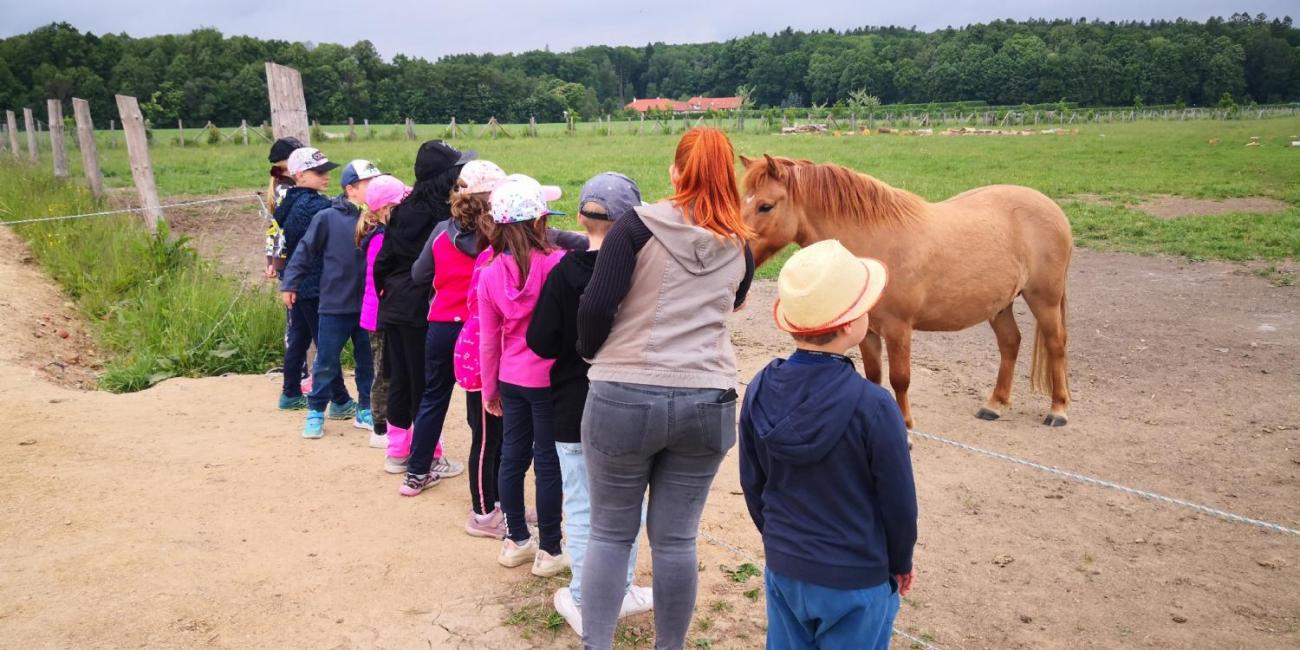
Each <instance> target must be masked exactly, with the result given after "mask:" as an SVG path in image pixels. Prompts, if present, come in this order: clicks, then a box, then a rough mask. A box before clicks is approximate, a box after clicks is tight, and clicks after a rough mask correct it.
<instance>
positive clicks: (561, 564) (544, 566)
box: [529, 538, 569, 578]
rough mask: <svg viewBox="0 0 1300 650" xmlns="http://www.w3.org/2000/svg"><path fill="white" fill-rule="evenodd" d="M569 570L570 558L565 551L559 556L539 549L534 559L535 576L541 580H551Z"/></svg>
mask: <svg viewBox="0 0 1300 650" xmlns="http://www.w3.org/2000/svg"><path fill="white" fill-rule="evenodd" d="M529 539H532V538H529ZM567 568H569V556H568V555H567V554H566V553H565V552H564V551H563V550H561V551H560V554H559V555H551V554H550V553H547V552H546V551H543V550H541V549H537V555H536V556H535V557H534V558H533V575H535V576H537V577H539V578H550V577H552V576H555V575H557V574H559V573H560V572H561V571H563V570H565V569H567Z"/></svg>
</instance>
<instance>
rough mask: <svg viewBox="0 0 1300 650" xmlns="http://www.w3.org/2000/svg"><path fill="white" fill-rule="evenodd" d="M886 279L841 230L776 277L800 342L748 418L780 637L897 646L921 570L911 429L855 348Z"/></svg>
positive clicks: (751, 469) (748, 496) (752, 481)
mask: <svg viewBox="0 0 1300 650" xmlns="http://www.w3.org/2000/svg"><path fill="white" fill-rule="evenodd" d="M885 283H886V270H885V267H884V265H882V264H881V263H880V262H879V261H877V260H874V259H869V258H857V257H854V256H853V254H852V253H850V252H849V251H848V249H846V248H844V246H843V245H842V244H840V242H838V241H836V240H826V241H822V242H818V243H816V244H813V245H812V246H809V247H807V248H804V249H803V250H800V251H799V252H797V253H795V254H794V255H793V256H792V257H791V258H790V260H789V261H788V262H786V265H785V268H783V269H782V270H781V275H780V277H779V279H778V280H777V294H778V299H777V303H776V307H775V310H774V311H775V317H776V323H777V327H779V328H780V329H782V330H784V331H786V332H788V333H789V334H790V336H791V337H792V338H793V339H794V344H795V348H796V349H795V351H794V354H791V355H790V357H789V358H788V359H776V360H774V361H772V362H771V363H770V364H768V365H767V367H766V368H764V369H763V370H761V371H760V372H759V373H758V375H756V376H755V377H754V380H753V381H752V382H751V383H750V384H749V390H748V391H747V393H746V395H745V403H744V406H743V408H742V410H741V415H740V450H741V455H740V483H741V487H742V488H743V490H744V492H745V502H746V504H747V505H748V507H749V514H750V517H751V518H752V519H753V520H754V525H755V526H757V527H758V530H759V532H760V533H761V534H762V536H763V548H764V550H765V551H766V556H767V571H766V576H765V583H766V584H765V586H766V589H767V617H768V628H767V647H769V648H888V647H889V640H890V637H891V635H892V630H893V622H894V616H895V615H896V614H897V613H898V604H899V597H900V595H901V596H905V595H907V593H908V591H909V590H910V589H911V588H912V583H913V580H914V579H915V576H916V573H915V571H914V569H913V568H912V547H913V546H914V545H915V543H916V517H917V507H916V489H915V486H914V484H913V482H912V462H911V458H910V456H909V454H908V451H907V428H906V427H905V426H904V424H903V417H902V414H901V413H900V412H899V410H898V405H897V404H896V403H895V402H894V399H893V398H892V397H890V395H889V393H887V392H886V391H885V390H884V389H883V388H881V387H880V386H878V385H876V384H874V383H872V382H870V381H867V380H866V379H864V378H863V377H862V376H861V375H859V374H858V372H857V370H855V369H854V367H853V361H852V360H850V359H849V358H848V357H847V356H844V355H845V354H846V353H847V352H848V351H849V350H851V349H853V348H855V347H857V345H858V344H859V343H860V342H861V341H862V339H863V338H864V337H866V335H867V330H868V315H867V313H868V310H870V309H871V307H872V306H873V305H875V303H876V301H877V300H879V299H880V295H881V292H882V291H884V288H885ZM810 513H812V514H810ZM813 515H815V516H813Z"/></svg>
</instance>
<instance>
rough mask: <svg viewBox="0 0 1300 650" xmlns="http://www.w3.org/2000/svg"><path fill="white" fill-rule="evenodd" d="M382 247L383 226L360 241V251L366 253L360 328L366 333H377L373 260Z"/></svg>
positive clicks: (376, 296)
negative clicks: (364, 285) (364, 287)
mask: <svg viewBox="0 0 1300 650" xmlns="http://www.w3.org/2000/svg"><path fill="white" fill-rule="evenodd" d="M383 245H384V224H382V223H381V224H379V225H378V226H376V227H375V229H374V230H372V231H370V234H368V235H366V236H365V237H364V238H363V239H362V240H361V250H363V251H365V252H366V289H365V293H364V294H362V296H361V327H362V328H364V329H365V330H366V331H368V332H378V331H379V327H380V323H381V321H380V320H379V292H378V291H376V290H375V258H376V257H378V256H379V249H380V248H382V247H383Z"/></svg>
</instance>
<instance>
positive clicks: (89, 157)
mask: <svg viewBox="0 0 1300 650" xmlns="http://www.w3.org/2000/svg"><path fill="white" fill-rule="evenodd" d="M72 114H73V116H74V117H76V118H77V142H79V143H81V168H82V170H83V171H84V172H85V173H86V184H87V185H89V186H90V195H91V196H93V197H95V199H96V200H98V199H99V198H100V197H102V196H103V195H104V176H103V174H101V173H100V171H99V149H98V148H97V147H96V146H95V123H94V122H92V121H91V120H90V102H88V101H86V100H84V99H77V98H76V97H73V98H72Z"/></svg>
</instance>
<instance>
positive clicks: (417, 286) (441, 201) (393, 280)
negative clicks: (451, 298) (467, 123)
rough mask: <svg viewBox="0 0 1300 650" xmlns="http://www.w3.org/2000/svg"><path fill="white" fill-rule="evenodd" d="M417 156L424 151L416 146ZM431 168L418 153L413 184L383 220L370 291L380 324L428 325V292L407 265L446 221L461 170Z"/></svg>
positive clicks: (429, 288) (425, 286)
mask: <svg viewBox="0 0 1300 650" xmlns="http://www.w3.org/2000/svg"><path fill="white" fill-rule="evenodd" d="M420 153H421V154H423V153H424V149H423V148H421V151H420ZM463 166H464V165H459V164H458V165H453V166H451V167H449V168H445V169H441V170H433V169H430V168H429V166H428V164H427V161H422V156H421V155H417V156H416V161H415V178H416V181H415V185H414V187H412V190H411V194H410V195H409V196H407V197H406V200H405V201H402V203H401V204H399V205H398V206H397V207H395V208H393V212H392V214H391V215H389V218H388V227H387V229H386V231H385V233H384V244H383V246H382V247H381V248H380V249H379V256H378V257H376V258H375V267H374V275H375V288H376V290H378V291H379V320H380V321H381V322H383V323H384V324H385V325H404V326H407V327H424V326H425V325H427V324H428V319H427V316H428V312H429V292H430V290H431V289H432V287H431V286H430V285H429V283H427V282H417V281H415V279H414V278H412V277H411V265H412V264H414V263H415V260H416V258H418V257H419V256H420V250H421V249H422V248H423V247H424V243H425V242H426V241H428V240H429V234H430V233H432V232H433V229H434V227H435V226H437V225H438V224H439V223H442V222H443V221H446V220H448V219H450V218H451V202H450V201H449V198H450V196H451V190H452V188H453V187H455V186H456V179H458V178H459V177H460V170H461V167H463Z"/></svg>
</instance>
